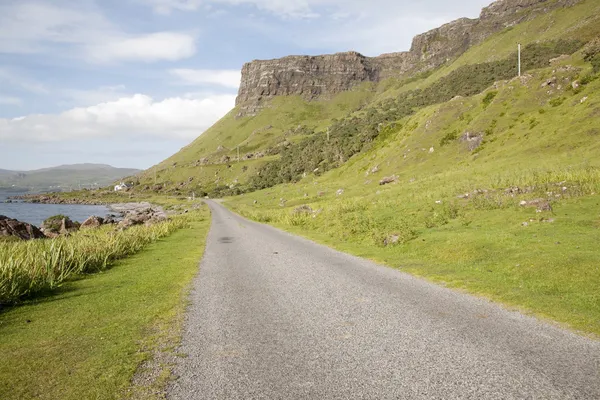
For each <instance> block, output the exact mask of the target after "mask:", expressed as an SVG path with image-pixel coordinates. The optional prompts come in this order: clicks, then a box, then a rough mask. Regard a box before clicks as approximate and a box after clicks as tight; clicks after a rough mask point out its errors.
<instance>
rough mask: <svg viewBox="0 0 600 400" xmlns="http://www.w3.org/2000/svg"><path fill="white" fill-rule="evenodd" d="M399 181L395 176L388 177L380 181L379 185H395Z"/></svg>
mask: <svg viewBox="0 0 600 400" xmlns="http://www.w3.org/2000/svg"><path fill="white" fill-rule="evenodd" d="M397 179H398V177H397V176H395V175H393V176H386V177H384V178H383V179H381V180H380V181H379V185H387V184H389V183H394V182H396V180H397Z"/></svg>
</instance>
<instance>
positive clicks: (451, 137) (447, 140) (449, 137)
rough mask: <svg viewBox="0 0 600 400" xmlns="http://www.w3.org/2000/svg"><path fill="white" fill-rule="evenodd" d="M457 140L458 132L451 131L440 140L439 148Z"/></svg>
mask: <svg viewBox="0 0 600 400" xmlns="http://www.w3.org/2000/svg"><path fill="white" fill-rule="evenodd" d="M456 138H458V131H457V130H453V131H452V132H448V133H446V134H445V135H444V137H443V138H442V139H441V140H440V146H445V145H447V144H449V143H450V142H453V141H455V140H456Z"/></svg>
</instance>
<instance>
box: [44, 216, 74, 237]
mask: <svg viewBox="0 0 600 400" xmlns="http://www.w3.org/2000/svg"><path fill="white" fill-rule="evenodd" d="M79 226H80V224H79V223H77V222H73V221H71V219H70V218H69V217H66V216H64V215H55V216H53V217H50V218H47V219H46V220H45V221H44V222H43V223H42V227H41V231H42V232H43V233H44V235H46V237H49V238H56V237H59V236H61V235H69V234H71V233H73V232H76V231H77V230H79Z"/></svg>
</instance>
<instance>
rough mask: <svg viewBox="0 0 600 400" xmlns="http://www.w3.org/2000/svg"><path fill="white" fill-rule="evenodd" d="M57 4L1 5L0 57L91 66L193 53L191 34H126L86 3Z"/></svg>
mask: <svg viewBox="0 0 600 400" xmlns="http://www.w3.org/2000/svg"><path fill="white" fill-rule="evenodd" d="M56 3H58V4H56ZM56 3H55V4H45V3H36V2H31V1H19V2H14V3H12V4H0V26H1V27H2V29H0V53H16V54H27V53H44V54H53V55H56V54H62V55H63V56H64V57H82V58H84V59H86V60H88V61H92V62H115V61H117V62H118V61H143V62H153V61H159V60H168V61H175V60H180V59H183V58H187V57H190V56H192V55H194V54H195V53H196V45H195V41H196V38H195V35H193V34H189V33H181V32H169V31H166V32H150V33H128V32H125V31H123V30H121V29H120V28H119V27H117V26H115V25H114V24H113V23H112V22H111V21H109V20H107V19H106V18H105V17H104V16H103V15H102V13H101V12H100V11H99V10H98V9H96V8H95V7H92V6H89V3H88V2H82V3H70V2H67V3H64V4H62V6H61V1H57V2H56Z"/></svg>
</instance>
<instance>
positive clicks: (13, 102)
mask: <svg viewBox="0 0 600 400" xmlns="http://www.w3.org/2000/svg"><path fill="white" fill-rule="evenodd" d="M0 105H6V106H22V105H23V100H21V99H20V98H18V97H12V96H3V95H1V94H0Z"/></svg>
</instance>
